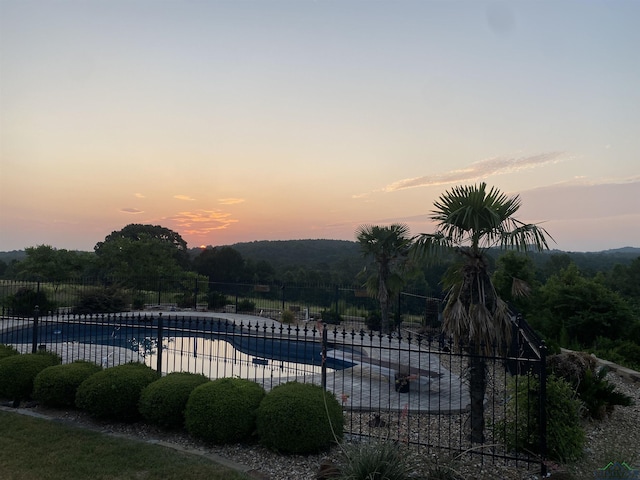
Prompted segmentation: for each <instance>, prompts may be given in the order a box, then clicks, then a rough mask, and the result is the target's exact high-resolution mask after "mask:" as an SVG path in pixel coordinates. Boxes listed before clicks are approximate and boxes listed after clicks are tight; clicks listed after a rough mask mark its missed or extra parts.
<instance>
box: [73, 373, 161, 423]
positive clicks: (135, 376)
mask: <svg viewBox="0 0 640 480" xmlns="http://www.w3.org/2000/svg"><path fill="white" fill-rule="evenodd" d="M157 379H158V374H157V373H156V372H155V371H154V370H153V369H151V368H150V367H147V366H146V365H145V364H144V363H126V364H124V365H118V366H116V367H111V368H107V369H106V370H102V371H100V372H98V373H94V374H93V375H91V376H90V377H89V378H87V379H86V380H85V381H84V382H82V383H81V384H80V386H79V387H78V391H77V393H76V406H77V407H78V408H81V409H83V410H86V411H87V412H88V413H89V414H90V415H92V416H94V417H96V418H102V419H110V420H118V421H122V422H133V421H136V420H138V419H139V418H140V412H139V410H138V402H139V400H140V393H141V392H142V389H144V388H145V387H146V386H147V385H149V384H150V383H152V382H154V381H156V380H157Z"/></svg>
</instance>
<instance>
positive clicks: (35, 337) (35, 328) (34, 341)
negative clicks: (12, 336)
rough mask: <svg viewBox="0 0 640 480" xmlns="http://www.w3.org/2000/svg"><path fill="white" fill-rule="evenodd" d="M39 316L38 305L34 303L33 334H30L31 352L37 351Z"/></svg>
mask: <svg viewBox="0 0 640 480" xmlns="http://www.w3.org/2000/svg"><path fill="white" fill-rule="evenodd" d="M39 316H40V307H39V306H38V305H36V307H35V308H34V309H33V334H32V335H31V353H36V352H37V351H38V317H39Z"/></svg>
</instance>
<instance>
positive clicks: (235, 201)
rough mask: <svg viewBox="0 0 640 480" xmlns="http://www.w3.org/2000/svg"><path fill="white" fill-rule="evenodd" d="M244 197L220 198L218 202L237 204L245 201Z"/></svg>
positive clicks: (221, 203)
mask: <svg viewBox="0 0 640 480" xmlns="http://www.w3.org/2000/svg"><path fill="white" fill-rule="evenodd" d="M244 201H245V200H244V198H219V199H218V203H220V205H236V204H238V203H243V202H244Z"/></svg>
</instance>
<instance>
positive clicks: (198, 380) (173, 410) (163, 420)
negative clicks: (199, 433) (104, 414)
mask: <svg viewBox="0 0 640 480" xmlns="http://www.w3.org/2000/svg"><path fill="white" fill-rule="evenodd" d="M208 381H209V379H208V378H207V377H205V376H204V375H199V374H195V373H188V372H173V373H170V374H168V375H167V376H165V377H162V378H160V379H158V380H156V381H155V382H153V383H151V384H149V385H147V386H146V387H145V388H144V390H142V393H141V394H140V403H139V409H140V413H141V414H142V417H143V418H144V419H145V420H146V421H147V422H149V423H152V424H154V425H159V426H161V427H163V428H168V429H171V428H173V429H177V428H182V427H184V414H185V408H186V406H187V400H189V395H191V392H192V391H193V390H194V389H195V388H196V387H197V386H199V385H201V384H203V383H206V382H208Z"/></svg>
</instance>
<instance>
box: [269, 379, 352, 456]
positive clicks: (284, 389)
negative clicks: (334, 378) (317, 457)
mask: <svg viewBox="0 0 640 480" xmlns="http://www.w3.org/2000/svg"><path fill="white" fill-rule="evenodd" d="M257 413H258V416H257V431H258V436H259V437H260V441H261V443H262V444H263V445H265V446H266V447H267V448H270V449H272V450H276V451H279V452H281V453H287V454H288V453H296V454H306V453H315V452H319V451H322V450H326V449H328V448H329V447H330V446H331V445H332V444H334V443H335V442H339V441H340V440H342V436H343V428H344V417H343V415H342V406H341V405H340V402H338V400H337V399H336V397H335V396H334V395H333V394H332V393H330V392H325V391H324V390H323V389H322V387H320V386H318V385H312V384H309V383H298V382H289V383H285V384H283V385H278V386H277V387H275V388H274V389H273V390H271V391H270V392H269V393H268V394H267V395H266V396H265V397H264V399H263V400H262V402H261V403H260V407H259V408H258V412H257Z"/></svg>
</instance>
